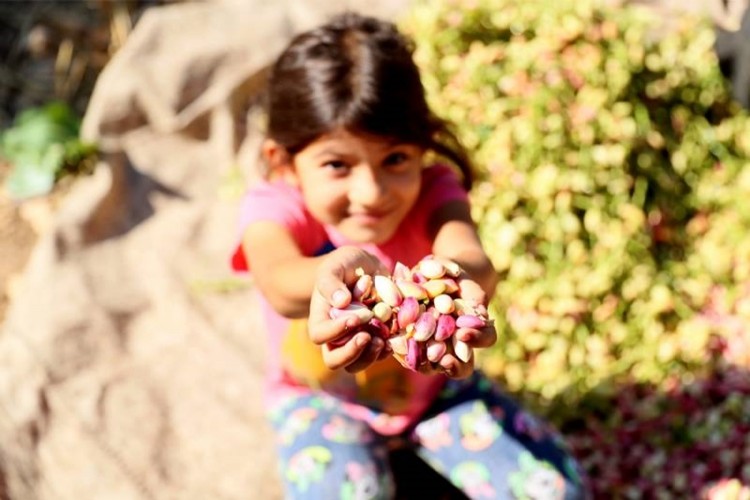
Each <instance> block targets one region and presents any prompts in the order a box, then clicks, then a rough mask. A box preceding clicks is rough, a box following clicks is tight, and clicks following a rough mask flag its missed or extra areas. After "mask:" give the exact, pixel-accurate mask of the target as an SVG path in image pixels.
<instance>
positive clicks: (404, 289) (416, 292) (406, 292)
mask: <svg viewBox="0 0 750 500" xmlns="http://www.w3.org/2000/svg"><path fill="white" fill-rule="evenodd" d="M396 287H398V290H399V291H400V292H401V295H403V296H404V297H414V298H415V299H417V300H424V299H426V298H427V290H425V289H424V287H423V286H422V285H420V284H418V283H414V282H413V281H406V280H396Z"/></svg>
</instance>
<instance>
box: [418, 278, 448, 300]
mask: <svg viewBox="0 0 750 500" xmlns="http://www.w3.org/2000/svg"><path fill="white" fill-rule="evenodd" d="M422 288H424V289H425V290H426V291H427V296H428V297H429V298H431V299H432V298H434V297H437V296H438V295H440V294H441V293H445V282H444V281H443V280H430V281H426V282H424V283H422Z"/></svg>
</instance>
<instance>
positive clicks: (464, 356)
mask: <svg viewBox="0 0 750 500" xmlns="http://www.w3.org/2000/svg"><path fill="white" fill-rule="evenodd" d="M453 352H454V353H455V354H456V357H457V358H458V359H460V360H461V361H463V362H464V363H468V362H469V360H470V359H471V356H472V354H473V349H472V348H471V347H470V346H469V344H467V343H466V342H463V341H461V340H458V338H457V337H455V336H454V337H453Z"/></svg>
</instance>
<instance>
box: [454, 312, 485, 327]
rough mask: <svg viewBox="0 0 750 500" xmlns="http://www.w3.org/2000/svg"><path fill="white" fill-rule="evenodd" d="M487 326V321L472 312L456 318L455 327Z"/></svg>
mask: <svg viewBox="0 0 750 500" xmlns="http://www.w3.org/2000/svg"><path fill="white" fill-rule="evenodd" d="M485 326H487V321H485V320H484V319H482V318H480V317H479V316H474V315H472V314H464V315H462V316H459V317H458V318H456V328H473V329H480V328H484V327H485Z"/></svg>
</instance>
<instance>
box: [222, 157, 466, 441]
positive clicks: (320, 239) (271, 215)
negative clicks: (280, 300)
mask: <svg viewBox="0 0 750 500" xmlns="http://www.w3.org/2000/svg"><path fill="white" fill-rule="evenodd" d="M454 200H462V201H466V200H467V194H466V191H465V190H464V188H463V187H462V185H461V183H460V181H459V179H458V176H457V175H456V173H455V172H454V171H453V170H452V169H451V168H450V167H447V166H444V165H434V166H430V167H428V168H425V169H424V170H423V174H422V187H421V191H420V194H419V197H418V199H417V202H416V203H415V205H414V207H413V208H412V210H411V211H410V212H409V213H408V214H407V216H406V217H405V219H404V221H403V222H402V224H401V226H400V227H399V229H398V230H397V231H396V233H395V235H394V236H393V237H392V238H391V239H390V240H389V241H387V242H386V243H383V244H381V245H374V244H356V245H358V246H360V247H361V248H364V249H365V250H367V251H369V252H371V253H372V254H373V255H375V256H377V257H378V258H379V259H381V261H382V262H383V263H384V264H385V266H386V267H388V268H390V269H393V266H394V264H395V263H396V262H401V263H403V264H405V265H407V266H413V265H414V264H416V263H417V262H418V261H419V260H420V259H421V258H422V257H424V256H425V255H428V254H430V253H432V241H431V240H430V238H429V237H428V232H427V221H428V220H429V217H430V215H431V214H432V213H433V212H434V211H435V210H436V209H437V208H439V207H440V206H441V205H443V204H445V203H446V202H448V201H454ZM257 221H272V222H277V223H279V224H280V225H282V226H284V227H285V228H287V229H288V230H289V232H290V234H291V235H292V237H293V238H294V239H295V241H296V242H297V244H298V245H299V248H300V251H301V252H302V253H303V254H304V255H308V256H314V255H322V254H324V253H327V252H328V251H330V250H332V249H334V248H336V247H339V246H342V245H354V244H355V243H353V242H351V241H348V240H347V239H346V238H345V237H344V236H343V235H341V234H340V233H338V232H337V231H336V230H335V229H334V228H332V227H329V226H325V225H322V224H320V223H319V222H318V221H316V220H315V219H314V218H313V217H312V216H311V215H310V213H309V212H308V211H307V209H306V207H305V205H304V201H303V199H302V195H301V193H300V192H299V190H298V189H297V188H295V187H293V186H291V185H289V184H287V183H284V182H283V181H275V182H261V183H259V184H258V185H256V186H255V187H253V188H251V189H250V190H249V191H248V192H247V194H246V195H245V197H244V199H243V201H242V204H241V208H240V230H241V232H244V230H245V228H246V227H247V226H248V225H249V224H251V223H253V222H257ZM248 264H250V263H248V262H247V261H246V260H245V255H244V253H243V252H242V248H241V246H240V245H238V246H237V248H236V250H235V252H234V254H233V255H232V267H233V269H234V270H236V271H249V269H250V267H251V266H250V265H248ZM259 299H260V302H261V307H262V311H263V314H264V319H265V323H266V328H267V333H268V335H269V343H270V352H269V359H268V365H267V367H268V376H267V385H266V389H267V391H266V395H267V398H268V399H269V401H268V402H269V404H271V405H273V404H274V403H275V402H276V401H278V400H279V398H284V397H285V396H288V395H293V394H300V393H306V392H310V391H313V390H324V391H327V392H331V393H333V394H336V395H337V396H339V397H342V398H344V399H345V400H347V401H350V402H352V403H358V404H362V405H365V406H367V407H370V408H372V409H375V410H377V411H380V412H382V415H381V416H380V418H378V419H377V420H376V421H374V422H372V424H373V427H374V428H375V430H376V431H378V432H381V433H382V434H397V433H399V432H401V431H403V430H404V429H405V428H407V427H408V426H409V425H411V424H412V423H414V422H415V421H416V419H418V418H419V416H420V415H421V414H422V413H423V412H424V411H425V410H426V409H427V407H428V406H429V405H430V403H431V402H432V400H433V399H434V398H435V396H436V395H437V394H438V392H439V391H440V389H441V387H442V385H443V384H444V382H445V380H446V379H445V377H443V376H436V375H433V376H426V375H422V374H419V373H414V372H410V371H409V370H406V369H405V368H403V367H402V366H401V365H399V364H398V362H396V361H395V360H390V359H389V360H386V361H381V362H379V363H375V364H374V365H372V367H371V368H368V369H367V370H365V371H364V372H361V373H359V374H356V375H351V374H349V373H346V372H345V371H344V370H337V371H335V372H333V371H330V370H327V369H326V368H324V367H322V361H321V360H320V359H314V358H316V357H319V356H320V349H319V348H318V347H317V346H314V345H313V344H312V342H310V341H309V340H307V338H306V332H305V326H304V322H303V320H289V319H287V318H284V317H282V316H281V315H280V314H278V313H277V312H276V311H275V310H274V309H273V308H272V307H271V306H270V305H269V304H268V302H267V301H266V300H265V299H264V298H263V296H262V295H260V297H259ZM303 364H304V365H310V366H312V367H313V368H311V369H309V370H308V369H307V368H302V367H301V365H303Z"/></svg>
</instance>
